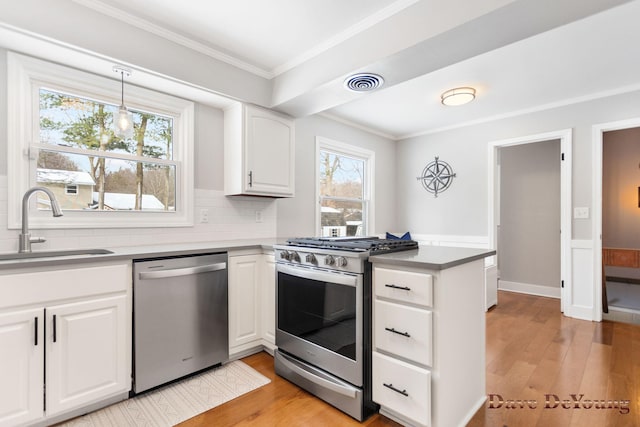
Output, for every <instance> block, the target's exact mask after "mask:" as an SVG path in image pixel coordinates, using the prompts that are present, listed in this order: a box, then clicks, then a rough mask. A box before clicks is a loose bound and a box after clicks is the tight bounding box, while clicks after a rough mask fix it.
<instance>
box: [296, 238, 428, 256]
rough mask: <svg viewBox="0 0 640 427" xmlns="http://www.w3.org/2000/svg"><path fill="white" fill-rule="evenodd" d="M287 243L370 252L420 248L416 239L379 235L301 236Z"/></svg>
mask: <svg viewBox="0 0 640 427" xmlns="http://www.w3.org/2000/svg"><path fill="white" fill-rule="evenodd" d="M287 244H288V245H290V246H299V247H306V248H317V249H333V250H338V251H351V252H370V254H376V253H386V252H397V251H405V250H411V249H416V248H418V242H416V241H414V240H395V239H380V238H377V237H301V238H294V239H289V240H287Z"/></svg>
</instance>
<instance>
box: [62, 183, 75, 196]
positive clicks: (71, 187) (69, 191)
mask: <svg viewBox="0 0 640 427" xmlns="http://www.w3.org/2000/svg"><path fill="white" fill-rule="evenodd" d="M64 194H69V195H73V196H75V195H76V194H78V186H77V185H73V184H67V185H65V187H64Z"/></svg>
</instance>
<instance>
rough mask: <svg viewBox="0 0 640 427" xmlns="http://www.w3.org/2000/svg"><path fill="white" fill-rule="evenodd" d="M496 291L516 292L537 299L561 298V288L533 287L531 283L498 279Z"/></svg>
mask: <svg viewBox="0 0 640 427" xmlns="http://www.w3.org/2000/svg"><path fill="white" fill-rule="evenodd" d="M498 289H499V290H501V291H509V292H518V293H520V294H529V295H536V296H539V297H548V298H557V299H560V297H561V288H552V287H550V286H542V285H533V284H531V283H520V282H509V281H507V280H500V279H498Z"/></svg>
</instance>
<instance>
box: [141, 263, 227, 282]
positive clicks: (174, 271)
mask: <svg viewBox="0 0 640 427" xmlns="http://www.w3.org/2000/svg"><path fill="white" fill-rule="evenodd" d="M226 269H227V263H226V262H218V263H216V264H207V265H198V266H195V267H182V268H171V269H167V270H157V271H142V272H140V273H139V274H138V278H139V279H140V280H147V279H165V278H167V277H179V276H188V275H191V274H198V273H208V272H211V271H221V270H226Z"/></svg>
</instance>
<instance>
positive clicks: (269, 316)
mask: <svg viewBox="0 0 640 427" xmlns="http://www.w3.org/2000/svg"><path fill="white" fill-rule="evenodd" d="M263 260H264V263H263V267H264V268H263V270H262V271H263V273H262V282H263V283H262V288H261V290H262V293H263V295H262V308H263V310H262V324H263V329H264V330H263V336H264V339H265V340H266V341H267V342H268V343H270V344H273V345H275V343H276V259H275V256H273V255H263Z"/></svg>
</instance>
